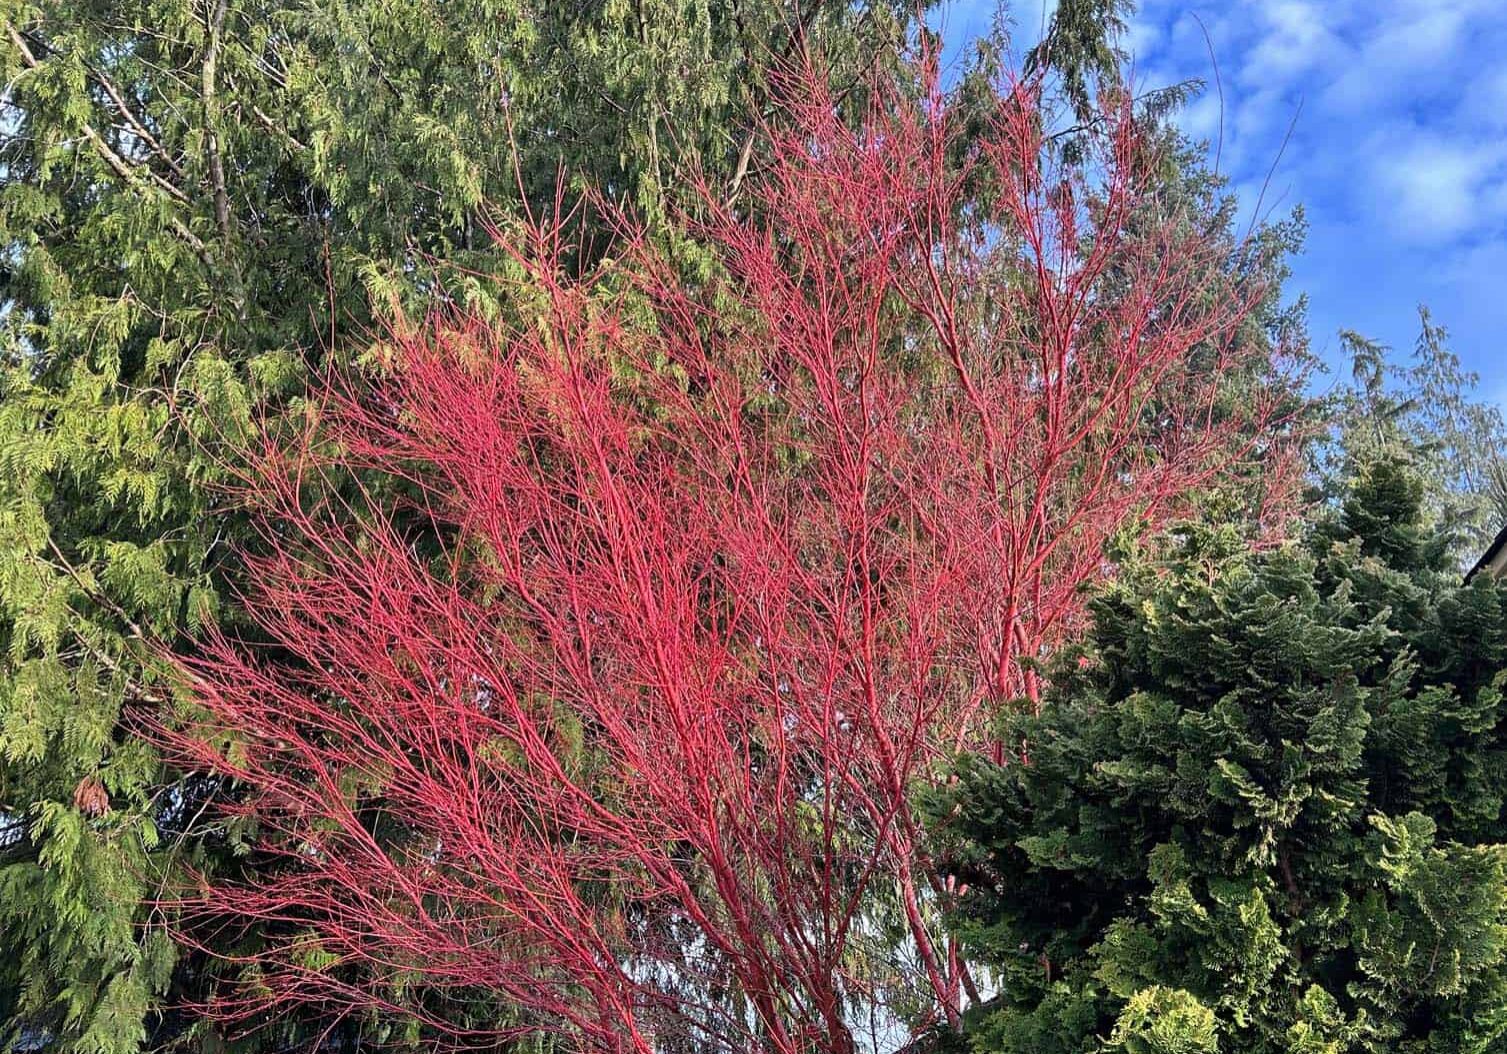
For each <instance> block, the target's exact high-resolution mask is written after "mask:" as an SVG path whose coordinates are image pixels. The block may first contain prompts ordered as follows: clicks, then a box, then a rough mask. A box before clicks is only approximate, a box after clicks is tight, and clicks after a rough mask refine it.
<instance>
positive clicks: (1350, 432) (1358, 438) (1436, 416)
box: [1316, 307, 1507, 563]
mask: <svg viewBox="0 0 1507 1054" xmlns="http://www.w3.org/2000/svg"><path fill="white" fill-rule="evenodd" d="M1418 315H1419V332H1418V340H1417V343H1416V345H1415V347H1414V350H1413V359H1412V363H1411V365H1404V364H1402V363H1400V362H1398V361H1396V359H1395V357H1394V352H1393V350H1392V349H1391V348H1389V347H1387V346H1386V345H1383V344H1379V343H1377V342H1376V341H1374V340H1370V339H1368V338H1366V337H1364V336H1362V335H1361V334H1359V333H1357V332H1354V331H1352V330H1346V331H1345V332H1342V333H1341V334H1340V342H1341V347H1342V350H1343V354H1344V359H1345V361H1346V362H1347V363H1348V366H1349V369H1350V378H1349V381H1348V383H1346V384H1343V385H1341V386H1340V387H1339V388H1338V389H1337V390H1336V391H1335V392H1334V393H1333V394H1332V395H1331V396H1330V397H1329V398H1328V400H1327V402H1328V406H1327V407H1326V408H1325V413H1326V420H1327V421H1329V422H1330V428H1329V431H1328V434H1327V435H1325V436H1324V437H1322V442H1320V443H1319V444H1318V446H1317V447H1316V454H1317V466H1318V480H1319V484H1318V490H1319V492H1320V494H1321V495H1322V496H1325V497H1329V498H1331V499H1332V498H1334V497H1335V495H1336V493H1337V492H1338V491H1340V490H1341V489H1342V481H1343V480H1344V479H1346V478H1347V476H1348V475H1349V474H1350V473H1353V472H1354V471H1355V469H1356V467H1357V466H1358V465H1362V464H1365V463H1367V462H1369V461H1374V460H1376V459H1377V458H1380V457H1397V458H1403V459H1405V460H1407V461H1409V462H1411V463H1412V464H1413V466H1414V471H1415V472H1416V473H1417V475H1418V477H1419V478H1420V479H1421V480H1423V481H1424V487H1425V491H1424V493H1425V504H1426V505H1427V507H1428V508H1429V510H1430V512H1431V513H1432V515H1433V516H1434V517H1435V518H1436V519H1437V520H1438V521H1439V523H1440V525H1441V528H1442V529H1443V530H1445V531H1446V532H1447V533H1448V534H1450V535H1451V544H1452V546H1453V550H1454V555H1455V556H1456V557H1457V559H1458V560H1459V561H1461V562H1463V563H1469V562H1470V561H1472V560H1474V559H1475V558H1476V557H1478V556H1480V555H1481V552H1482V551H1483V550H1484V549H1485V548H1486V547H1487V545H1489V544H1490V543H1491V540H1492V538H1493V537H1494V536H1495V535H1496V533H1497V531H1498V530H1500V529H1501V527H1502V526H1503V525H1504V524H1507V423H1504V422H1503V419H1502V413H1501V410H1500V409H1498V408H1497V407H1496V406H1495V405H1494V404H1492V403H1491V402H1490V401H1489V400H1486V399H1482V398H1481V397H1480V396H1479V394H1478V393H1477V391H1476V388H1477V386H1478V384H1479V383H1480V378H1479V377H1478V376H1477V375H1476V374H1474V373H1471V372H1470V371H1468V370H1465V369H1463V368H1462V367H1461V365H1460V359H1459V357H1458V356H1456V355H1455V353H1454V352H1453V351H1451V350H1450V348H1449V334H1448V333H1447V332H1446V330H1445V328H1444V327H1443V326H1441V325H1439V324H1438V323H1437V322H1435V321H1434V319H1433V316H1432V315H1431V314H1430V313H1429V310H1428V308H1426V307H1420V308H1419V309H1418Z"/></svg>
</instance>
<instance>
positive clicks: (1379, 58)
mask: <svg viewBox="0 0 1507 1054" xmlns="http://www.w3.org/2000/svg"><path fill="white" fill-rule="evenodd" d="M1053 3H1055V0H1016V3H1015V4H1014V5H1012V7H1011V8H1010V11H1011V17H1012V20H1013V22H1014V24H1015V34H1014V37H1015V40H1016V41H1018V42H1019V45H1020V50H1022V51H1023V50H1024V47H1025V46H1027V45H1028V44H1029V42H1031V41H1033V40H1035V39H1036V36H1037V35H1038V33H1039V30H1040V27H1041V26H1042V25H1043V24H1044V14H1045V11H1044V6H1045V8H1046V9H1048V10H1049V9H1050V6H1051V5H1052V4H1053ZM994 10H995V5H994V0H950V2H948V3H947V6H946V7H944V9H943V10H942V11H941V12H939V13H938V15H937V17H936V19H935V21H937V22H938V23H940V25H941V26H942V28H943V32H944V35H945V39H946V40H947V43H948V50H949V51H954V49H956V48H957V47H958V46H959V45H961V44H962V43H963V42H965V41H966V40H968V39H969V38H971V37H976V36H978V35H979V34H982V33H984V32H986V31H987V30H988V28H989V25H990V22H991V20H992V18H993V16H994ZM1195 14H1196V15H1197V16H1198V18H1195V17H1194V15H1195ZM1199 19H1202V21H1203V25H1204V27H1206V28H1207V31H1208V38H1207V40H1206V39H1205V36H1204V30H1203V29H1200V27H1199V21H1198V20H1199ZM1123 43H1124V45H1125V47H1126V49H1127V50H1128V51H1129V52H1130V53H1131V55H1132V58H1133V63H1134V76H1135V79H1136V82H1137V86H1138V88H1140V89H1145V88H1149V87H1155V86H1161V85H1167V84H1172V83H1176V82H1178V81H1182V80H1186V79H1188V78H1193V77H1196V78H1199V79H1202V80H1203V81H1205V82H1206V84H1207V88H1206V90H1205V92H1204V94H1203V95H1202V97H1200V98H1199V99H1198V100H1196V101H1195V102H1194V103H1193V104H1192V105H1190V106H1189V107H1188V109H1187V110H1186V111H1185V112H1184V113H1183V114H1182V115H1181V116H1180V118H1179V121H1180V123H1181V124H1182V126H1183V128H1184V129H1185V130H1186V131H1188V132H1189V133H1191V134H1192V135H1194V136H1195V137H1196V138H1206V139H1208V140H1209V141H1210V143H1211V145H1212V143H1213V142H1214V141H1216V140H1217V139H1218V138H1219V129H1220V123H1221V121H1220V118H1221V105H1220V99H1219V95H1218V93H1217V92H1216V90H1215V77H1214V69H1215V67H1214V65H1213V64H1212V63H1211V61H1210V46H1211V45H1212V50H1213V57H1214V60H1215V61H1216V62H1217V64H1218V74H1219V81H1220V83H1221V84H1222V86H1223V95H1224V100H1223V107H1222V109H1223V138H1222V147H1221V149H1220V168H1221V170H1222V171H1224V172H1225V173H1226V174H1227V175H1228V176H1229V177H1230V178H1231V179H1232V181H1233V186H1234V188H1235V190H1236V191H1237V193H1238V194H1239V195H1240V198H1241V202H1242V204H1243V205H1244V206H1245V207H1247V208H1249V207H1250V204H1251V203H1253V202H1254V201H1255V199H1256V198H1257V197H1258V196H1259V193H1260V188H1261V185H1262V182H1263V181H1264V180H1265V179H1266V175H1267V172H1268V171H1269V170H1271V169H1272V165H1273V163H1274V162H1275V163H1276V168H1275V171H1274V173H1273V175H1272V178H1271V184H1270V187H1269V189H1268V190H1267V194H1266V206H1267V207H1270V206H1271V205H1272V204H1273V203H1274V202H1275V203H1277V207H1278V210H1279V211H1286V210H1287V209H1289V208H1290V207H1291V206H1292V205H1294V204H1297V203H1300V202H1301V203H1302V204H1303V206H1304V208H1305V210H1306V213H1307V218H1308V222H1309V237H1308V247H1307V250H1306V252H1305V253H1304V254H1303V255H1302V256H1301V257H1299V258H1297V259H1296V260H1294V261H1293V280H1292V283H1291V288H1292V289H1293V290H1295V291H1297V290H1301V291H1305V292H1307V293H1308V295H1309V298H1310V310H1309V330H1310V333H1311V336H1312V339H1313V345H1314V348H1315V349H1316V350H1318V351H1320V352H1325V351H1333V349H1334V347H1335V344H1336V338H1335V332H1336V331H1337V330H1338V329H1340V328H1342V327H1346V328H1351V329H1356V330H1359V331H1360V332H1362V333H1364V334H1366V335H1367V336H1370V337H1373V338H1375V339H1377V340H1380V341H1382V342H1384V343H1387V344H1391V345H1392V346H1393V347H1394V348H1396V349H1398V350H1399V351H1400V352H1403V353H1409V352H1410V351H1411V348H1412V346H1413V342H1414V340H1415V339H1416V337H1417V332H1418V325H1417V305H1418V304H1419V303H1426V304H1427V305H1428V306H1429V307H1430V308H1431V309H1432V311H1433V314H1434V319H1435V321H1436V322H1439V323H1441V324H1443V325H1444V326H1445V327H1446V328H1447V329H1448V330H1449V332H1450V337H1451V345H1452V347H1453V348H1454V350H1455V352H1456V353H1457V354H1458V355H1459V356H1460V358H1461V359H1462V361H1463V362H1464V363H1465V365H1466V366H1467V367H1468V368H1470V369H1472V370H1475V371H1476V372H1477V373H1479V374H1480V375H1481V379H1482V380H1481V390H1482V393H1483V394H1486V395H1488V396H1489V397H1491V398H1494V399H1495V400H1496V401H1497V402H1498V403H1499V404H1502V405H1504V406H1507V62H1504V61H1503V56H1504V55H1507V0H1143V2H1142V4H1141V8H1140V11H1139V12H1138V14H1137V17H1136V19H1135V22H1134V24H1133V25H1132V27H1131V30H1130V33H1129V34H1128V38H1127V39H1126V40H1125V41H1123ZM1295 117H1296V123H1295V124H1294V118H1295ZM1290 125H1291V126H1292V129H1293V131H1292V137H1291V140H1290V142H1289V143H1288V145H1287V148H1286V150H1285V151H1283V150H1282V141H1283V137H1284V136H1285V135H1286V134H1287V131H1288V128H1289V126H1290ZM1279 153H1280V158H1279Z"/></svg>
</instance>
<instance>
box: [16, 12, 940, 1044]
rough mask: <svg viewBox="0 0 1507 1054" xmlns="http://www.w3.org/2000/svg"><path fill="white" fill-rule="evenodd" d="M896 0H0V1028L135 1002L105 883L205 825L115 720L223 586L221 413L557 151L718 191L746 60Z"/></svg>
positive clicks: (477, 300)
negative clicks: (700, 179) (158, 649)
mask: <svg viewBox="0 0 1507 1054" xmlns="http://www.w3.org/2000/svg"><path fill="white" fill-rule="evenodd" d="M913 10H914V8H913V5H910V4H899V5H893V7H891V6H889V5H886V4H884V3H875V4H859V5H849V4H831V3H823V2H821V0H806V2H800V0H790V2H781V3H776V4H745V3H738V2H725V0H714V2H712V3H687V2H681V0H648V2H645V3H636V4H627V3H619V2H608V3H604V4H595V3H593V4H562V3H544V2H541V3H534V2H529V0H466V2H463V3H457V4H448V3H447V4H391V3H379V2H372V0H350V2H344V0H342V2H331V0H295V2H292V3H272V2H260V0H110V2H105V3H93V2H81V0H77V2H76V0H61V2H44V3H33V2H30V0H4V2H3V3H0V73H3V77H4V82H5V85H6V90H5V94H4V98H3V105H4V114H3V117H0V137H3V138H0V241H3V246H4V251H3V253H0V303H3V311H0V1048H3V1047H5V1046H7V1045H8V1044H9V1043H10V1042H11V1041H12V1040H13V1039H16V1038H18V1037H19V1038H22V1039H24V1040H26V1041H28V1042H30V1041H33V1040H37V1039H38V1038H50V1040H51V1042H53V1043H54V1044H55V1045H56V1046H57V1048H58V1049H75V1050H81V1051H99V1052H102V1054H103V1052H122V1051H127V1050H131V1049H134V1048H135V1047H136V1046H137V1045H138V1043H140V1042H142V1040H143V1038H144V1037H145V1036H146V1035H147V1030H148V1028H149V1026H150V1027H153V1028H155V1027H157V1026H158V1025H161V1024H162V1023H161V1022H160V1021H158V1019H157V1018H154V1017H152V1016H151V1015H150V1014H149V1010H150V1008H151V1006H152V1005H153V1002H154V1000H155V999H157V998H158V997H159V996H161V995H162V994H163V993H164V991H165V989H166V988H167V986H168V985H169V982H170V978H171V977H172V976H173V973H172V971H173V969H174V965H173V964H174V961H175V958H176V953H175V951H174V949H173V947H172V945H171V943H170V942H169V941H167V939H166V938H165V937H164V936H163V931H162V921H163V919H162V916H161V914H160V913H159V912H156V911H154V910H152V909H151V908H150V907H149V906H138V905H139V904H140V902H142V901H143V900H145V899H150V898H151V897H152V896H153V895H154V894H155V892H156V891H157V889H158V887H159V885H160V883H161V881H162V879H163V878H164V877H165V875H166V873H167V872H168V871H169V870H170V869H172V868H173V867H175V866H177V865H178V864H181V863H184V862H191V863H194V864H195V865H197V866H206V865H208V864H209V863H210V861H209V860H207V859H206V858H205V857H204V854H203V851H202V844H201V843H202V840H203V837H208V838H209V839H210V842H211V847H212V848H215V847H218V848H215V851H216V852H220V851H221V848H223V846H224V844H225V836H226V832H224V831H221V830H212V831H209V832H207V833H206V832H202V831H199V830H198V829H197V828H195V831H196V832H197V833H195V834H193V835H192V836H190V834H189V827H190V826H191V824H190V821H191V820H193V818H194V816H195V815H196V814H197V812H198V808H199V806H201V805H202V804H203V802H202V800H201V797H202V795H201V794H200V791H201V790H202V789H203V788H205V787H209V786H212V784H208V783H205V782H204V781H188V782H182V783H175V782H171V781H170V778H169V777H168V776H167V774H165V773H164V771H163V770H162V768H161V766H160V765H159V763H158V761H157V760H156V759H155V757H154V755H153V753H152V752H151V751H150V750H148V749H147V748H146V747H145V746H144V745H143V744H142V742H141V741H140V740H139V739H137V738H135V737H134V736H132V735H130V734H129V733H128V732H126V731H125V730H124V726H123V725H122V723H121V721H120V718H121V716H122V713H123V712H126V711H129V710H132V709H135V708H141V707H150V706H154V705H156V704H157V703H158V702H159V701H160V699H161V697H162V696H161V691H160V688H159V687H158V685H157V684H156V683H155V681H154V678H153V673H152V667H151V661H150V658H149V656H150V647H149V645H150V646H157V645H163V644H167V645H172V646H175V647H180V648H188V647H191V646H192V641H193V640H194V638H195V635H196V634H197V633H198V631H199V628H200V626H201V625H202V624H203V622H204V620H205V618H206V617H208V616H209V615H210V614H212V613H215V612H217V611H221V610H222V609H224V608H225V607H226V600H225V598H226V595H227V593H226V581H227V573H229V572H231V571H233V569H234V567H235V561H234V558H233V557H232V553H233V551H234V543H235V542H236V541H237V540H238V537H239V534H240V531H241V527H240V525H239V524H240V521H239V520H238V519H237V518H235V517H234V516H231V515H227V514H224V513H222V512H221V510H220V508H219V506H218V505H217V503H216V501H215V498H214V495H215V485H216V480H217V478H218V473H219V467H218V453H217V449H216V447H217V441H218V438H219V436H220V435H221V434H222V433H224V432H226V431H236V430H237V429H239V428H242V427H244V426H246V425H247V424H248V423H249V421H250V420H251V416H252V410H251V408H252V407H253V406H254V405H256V404H258V403H260V404H262V405H264V406H267V407H269V408H270V409H269V412H270V413H271V414H273V415H275V414H276V413H277V412H278V407H279V406H280V405H285V404H287V403H289V402H290V401H291V400H296V398H297V397H298V396H299V393H300V392H301V391H302V388H303V383H304V381H303V375H304V371H305V369H306V367H307V361H308V358H309V357H311V356H319V355H322V354H325V353H328V352H337V353H343V352H344V350H345V348H346V346H347V344H348V343H349V342H350V337H351V336H354V337H355V338H356V340H357V341H359V340H361V339H364V335H363V332H362V325H363V323H364V322H365V321H366V320H368V319H369V318H370V317H371V316H370V312H369V309H368V306H367V305H369V304H370V303H372V302H375V303H377V304H379V305H386V304H389V303H390V302H391V301H392V300H394V299H397V300H400V301H403V302H411V300H412V299H415V298H420V297H424V296H429V295H433V294H434V293H435V291H436V289H437V288H438V282H437V275H439V274H446V275H448V276H449V280H448V281H447V282H446V283H445V288H446V293H445V295H446V296H449V297H452V298H454V299H457V300H464V301H468V302H470V303H471V304H472V305H473V306H478V307H479V308H480V309H482V310H486V309H488V308H487V305H488V303H489V301H488V297H489V293H488V285H487V282H486V280H485V279H483V278H480V277H474V276H472V275H471V274H469V272H476V274H477V275H483V274H487V273H489V272H493V271H495V270H496V269H497V265H496V263H495V261H494V260H493V259H492V257H491V255H490V246H491V244H492V240H491V237H490V235H489V233H488V232H487V230H486V229H485V228H486V224H487V223H488V222H489V220H490V219H491V218H493V217H502V216H505V215H506V214H507V211H508V210H511V209H514V208H516V207H517V206H518V205H520V204H528V205H529V206H530V207H531V208H533V209H535V210H536V211H538V210H547V209H548V208H549V207H550V206H551V205H552V203H553V202H554V201H555V200H556V193H555V191H556V179H557V175H558V174H559V173H561V172H564V173H568V175H569V178H570V179H572V180H575V181H576V183H577V184H578V185H581V186H585V185H589V186H591V187H593V188H594V189H596V190H597V191H599V192H601V193H602V194H603V195H604V196H605V197H606V198H607V199H609V200H611V201H615V202H621V203H631V204H633V205H635V206H636V208H637V211H638V212H639V213H640V214H641V215H643V216H646V217H648V218H649V219H650V221H651V222H652V221H653V219H654V217H656V216H659V215H661V214H662V213H663V211H664V207H665V203H666V201H667V199H669V198H670V197H671V196H672V195H673V194H674V193H675V190H676V187H677V186H678V183H679V181H680V180H682V178H683V176H684V173H685V172H686V171H687V170H688V169H689V168H691V167H695V168H697V169H699V170H700V171H701V172H702V173H703V174H704V176H705V178H706V179H707V180H708V181H709V182H710V183H711V184H712V185H714V186H716V187H718V188H719V190H720V191H721V192H722V193H723V194H725V195H727V196H734V195H736V193H737V192H738V190H739V188H740V186H741V184H742V182H743V181H744V180H745V179H746V178H747V177H748V175H749V174H750V173H753V172H756V171H757V169H758V167H759V164H760V160H759V159H760V147H759V144H758V143H757V142H755V140H754V139H753V138H751V135H752V129H753V128H754V126H755V124H754V122H755V119H756V118H759V117H765V116H768V115H767V114H765V113H764V112H763V111H764V108H765V107H766V106H767V103H768V76H769V71H770V69H771V68H772V67H774V66H776V65H778V64H779V63H780V62H782V61H786V60H788V59H790V58H791V57H792V56H793V55H794V54H795V53H796V52H798V51H799V49H800V48H802V47H805V46H810V47H812V48H814V49H818V50H820V51H821V52H822V53H823V54H824V55H826V56H827V57H828V59H829V61H830V62H831V63H832V65H833V68H834V70H835V71H836V75H838V76H842V75H843V71H845V70H856V69H860V68H868V67H869V66H870V65H871V64H872V63H874V62H879V61H883V56H884V55H885V54H886V51H885V47H886V42H888V41H891V40H893V39H894V38H895V37H896V35H897V34H901V33H903V31H904V27H905V25H906V24H907V23H908V20H909V16H910V15H911V13H912V12H913ZM596 233H597V234H600V232H599V231H598V232H596ZM580 235H581V238H582V239H583V244H585V245H588V246H589V245H591V244H592V239H593V228H592V227H591V226H590V223H589V217H588V222H587V223H586V224H585V225H583V226H582V228H581V230H580ZM598 241H600V239H598ZM460 276H464V277H460ZM226 617H229V618H231V619H233V618H234V613H233V611H231V612H230V613H229V614H228V615H226ZM177 978H178V982H179V984H180V985H184V984H188V985H190V987H192V986H193V985H194V984H197V983H198V981H197V980H196V979H195V974H194V972H193V970H192V969H190V968H188V967H186V966H183V965H180V966H179V967H178V974H177ZM186 994H192V993H191V992H185V991H181V990H179V991H174V992H173V994H172V998H175V999H176V998H179V997H182V996H184V995H186ZM154 1022H156V1023H157V1024H153V1023H154ZM164 1027H165V1026H164Z"/></svg>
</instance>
